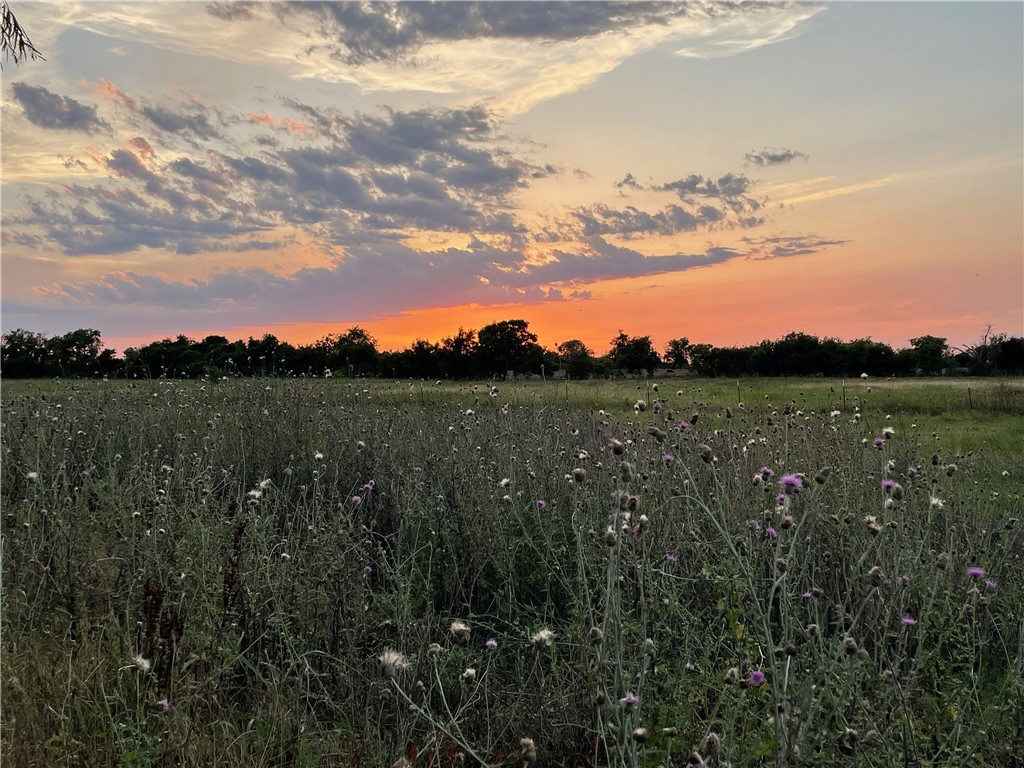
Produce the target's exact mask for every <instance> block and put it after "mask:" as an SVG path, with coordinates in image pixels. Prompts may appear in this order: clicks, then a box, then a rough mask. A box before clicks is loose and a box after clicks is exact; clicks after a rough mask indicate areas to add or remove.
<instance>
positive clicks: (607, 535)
mask: <svg viewBox="0 0 1024 768" xmlns="http://www.w3.org/2000/svg"><path fill="white" fill-rule="evenodd" d="M618 541H619V536H618V534H617V533H615V529H614V528H612V527H611V526H610V525H609V526H608V528H607V529H605V532H604V543H605V544H607V545H608V546H609V547H614V546H615V545H616V543H618Z"/></svg>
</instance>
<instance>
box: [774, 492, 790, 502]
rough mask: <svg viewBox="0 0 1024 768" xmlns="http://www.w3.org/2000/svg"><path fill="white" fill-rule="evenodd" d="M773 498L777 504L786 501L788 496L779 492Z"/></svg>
mask: <svg viewBox="0 0 1024 768" xmlns="http://www.w3.org/2000/svg"><path fill="white" fill-rule="evenodd" d="M775 500H776V501H777V502H779V504H785V503H786V502H788V501H789V497H788V496H787V495H786V494H784V493H780V494H778V495H776V497H775Z"/></svg>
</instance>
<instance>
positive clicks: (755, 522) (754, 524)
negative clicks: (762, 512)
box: [747, 518, 761, 531]
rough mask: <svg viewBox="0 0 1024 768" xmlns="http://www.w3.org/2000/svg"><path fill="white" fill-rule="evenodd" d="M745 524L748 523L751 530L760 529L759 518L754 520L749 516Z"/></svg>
mask: <svg viewBox="0 0 1024 768" xmlns="http://www.w3.org/2000/svg"><path fill="white" fill-rule="evenodd" d="M747 525H749V526H750V529H751V530H753V531H760V530H761V521H760V520H755V519H754V518H750V519H749V520H747Z"/></svg>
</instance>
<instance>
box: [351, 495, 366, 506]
mask: <svg viewBox="0 0 1024 768" xmlns="http://www.w3.org/2000/svg"><path fill="white" fill-rule="evenodd" d="M362 500H363V498H362V497H361V496H353V497H352V503H353V504H358V503H359V502H361V501H362Z"/></svg>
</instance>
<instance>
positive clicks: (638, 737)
mask: <svg viewBox="0 0 1024 768" xmlns="http://www.w3.org/2000/svg"><path fill="white" fill-rule="evenodd" d="M633 741H635V742H636V743H637V744H643V743H644V742H645V741H647V729H646V728H634V729H633Z"/></svg>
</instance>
